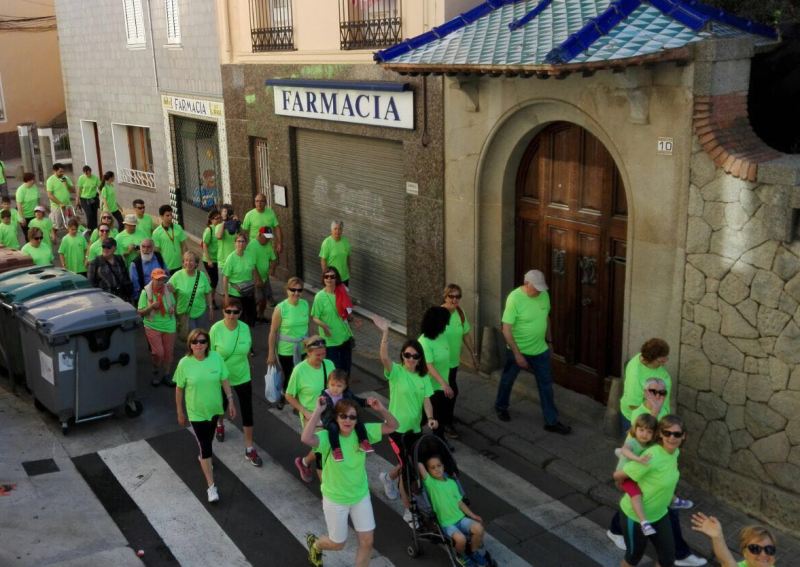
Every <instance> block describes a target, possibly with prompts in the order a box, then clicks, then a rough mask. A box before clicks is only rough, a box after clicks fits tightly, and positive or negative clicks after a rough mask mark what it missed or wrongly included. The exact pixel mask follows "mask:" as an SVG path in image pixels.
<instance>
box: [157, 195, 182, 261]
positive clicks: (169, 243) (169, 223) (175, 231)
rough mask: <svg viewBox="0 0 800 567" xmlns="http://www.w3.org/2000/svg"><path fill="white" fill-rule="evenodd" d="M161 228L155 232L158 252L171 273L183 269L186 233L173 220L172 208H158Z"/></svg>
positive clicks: (162, 206) (165, 206) (168, 206)
mask: <svg viewBox="0 0 800 567" xmlns="http://www.w3.org/2000/svg"><path fill="white" fill-rule="evenodd" d="M158 215H159V216H160V217H161V226H159V227H158V228H157V229H155V230H154V231H153V243H154V244H155V245H156V251H157V252H160V253H161V256H162V257H163V258H164V263H165V264H166V265H167V268H168V269H169V271H170V272H175V271H177V270H180V269H181V266H182V265H183V253H184V252H186V243H185V242H186V233H185V232H183V228H182V227H181V225H179V224H178V223H176V222H174V221H173V220H172V207H171V206H170V205H161V206H160V207H159V208H158Z"/></svg>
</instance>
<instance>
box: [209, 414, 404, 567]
mask: <svg viewBox="0 0 800 567" xmlns="http://www.w3.org/2000/svg"><path fill="white" fill-rule="evenodd" d="M242 439H243V435H242V433H241V432H240V431H239V430H238V429H237V428H235V427H228V428H227V429H226V440H225V442H224V443H215V444H214V454H215V455H216V456H217V458H219V460H220V461H222V462H223V463H224V464H225V466H227V467H228V468H229V469H230V470H231V472H232V473H233V474H235V475H236V476H237V477H238V479H239V480H240V481H242V483H244V485H245V486H247V488H248V489H249V490H250V491H251V492H252V493H253V494H255V495H256V497H257V498H258V499H259V500H260V501H261V503H262V504H264V506H266V507H267V508H269V510H270V512H272V513H273V514H274V515H275V517H276V518H277V519H278V520H279V521H280V522H281V523H282V524H283V525H284V526H286V528H287V529H288V530H289V531H290V532H292V534H294V536H295V537H296V538H297V540H298V541H299V542H300V543H302V544H303V545H304V546H305V543H306V539H305V534H306V532H314V533H316V534H324V533H325V532H326V531H327V528H326V527H325V519H324V518H323V516H322V505H321V503H320V501H319V499H318V498H317V497H316V496H315V495H314V494H313V493H312V492H311V491H309V490H308V489H307V488H306V487H305V486H304V484H303V481H301V480H300V479H298V478H297V476H296V475H292V474H290V473H289V472H287V471H286V470H285V469H283V467H281V466H280V465H279V464H278V463H276V462H275V461H274V460H273V459H272V458H271V457H270V456H269V455H268V454H267V453H266V452H264V451H263V450H261V449H260V448H259V447H256V448H257V450H258V451H259V454H260V455H261V457H262V459H263V461H264V464H263V465H262V466H261V467H260V468H256V467H254V466H253V465H251V464H250V463H249V462H247V461H246V460H245V459H244V450H243V446H244V445H243V442H242ZM356 547H357V544H356V536H355V532H354V531H353V529H352V528H350V537H348V539H347V544H346V545H345V548H344V549H343V550H342V551H340V552H336V553H333V552H325V565H326V567H327V566H331V567H349V566H350V565H352V563H353V557H354V556H355V553H356ZM370 565H371V566H374V567H391V566H392V565H393V563H392V562H391V561H389V560H388V559H387V558H386V557H383V556H381V555H380V554H379V553H378V552H376V551H373V554H372V559H371V561H370Z"/></svg>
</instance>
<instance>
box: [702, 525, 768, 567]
mask: <svg viewBox="0 0 800 567" xmlns="http://www.w3.org/2000/svg"><path fill="white" fill-rule="evenodd" d="M692 529H693V530H695V531H697V532H700V533H704V534H706V535H707V536H708V537H709V538H710V539H711V545H712V547H713V549H714V556H715V557H716V558H717V561H719V564H720V567H765V566H769V567H772V566H774V565H775V554H776V553H777V551H778V549H777V544H778V540H777V539H775V536H774V535H773V533H772V532H771V531H770V530H768V529H767V528H765V527H763V526H745V527H743V528H742V529H741V530H740V531H739V551H740V552H741V554H742V555H743V556H744V560H743V561H739V562H738V563H737V562H736V559H734V558H733V554H732V553H731V550H730V549H728V544H727V543H725V535H724V534H723V533H722V524H720V523H719V520H717V519H716V518H715V517H714V516H706V515H705V514H703V513H702V512H698V513H697V514H694V515H692Z"/></svg>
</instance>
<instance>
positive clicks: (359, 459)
mask: <svg viewBox="0 0 800 567" xmlns="http://www.w3.org/2000/svg"><path fill="white" fill-rule="evenodd" d="M364 428H365V429H366V430H367V438H368V439H369V442H370V443H377V442H378V441H380V440H381V438H382V437H383V435H382V434H381V424H380V423H367V424H365V425H364ZM316 435H317V438H318V439H319V445H318V446H317V448H316V452H317V453H319V454H320V455H321V456H322V462H323V467H322V486H321V487H320V489H321V490H322V495H323V496H324V497H325V498H327V499H328V500H330V501H331V502H333V503H335V504H342V505H344V506H352V505H354V504H358V503H359V502H361V501H362V500H363V499H364V498H365V497H367V496H368V495H369V482H368V480H367V468H366V458H367V454H366V453H365V452H364V451H360V450H359V448H358V435H356V433H355V430H354V431H352V432H351V433H350V434H349V435H346V436H345V435H339V444H340V445H341V449H342V455H343V456H344V459H343V460H342V461H334V460H333V459H329V458H328V457H329V456H330V454H331V442H330V438H329V437H328V431H327V430H322V431H318V432H317V433H316Z"/></svg>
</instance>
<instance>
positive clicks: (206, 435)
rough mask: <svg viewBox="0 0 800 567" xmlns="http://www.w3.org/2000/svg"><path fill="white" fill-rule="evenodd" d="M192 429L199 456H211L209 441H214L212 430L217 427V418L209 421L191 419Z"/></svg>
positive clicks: (202, 457)
mask: <svg viewBox="0 0 800 567" xmlns="http://www.w3.org/2000/svg"><path fill="white" fill-rule="evenodd" d="M190 423H191V424H192V430H193V431H194V436H195V438H196V439H197V445H198V446H199V447H200V458H201V459H210V458H211V443H212V442H213V441H214V430H215V429H216V427H217V418H216V417H215V418H213V419H212V420H211V421H192V422H190Z"/></svg>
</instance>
